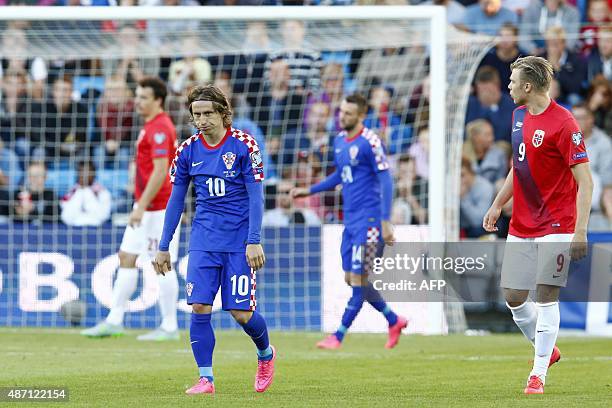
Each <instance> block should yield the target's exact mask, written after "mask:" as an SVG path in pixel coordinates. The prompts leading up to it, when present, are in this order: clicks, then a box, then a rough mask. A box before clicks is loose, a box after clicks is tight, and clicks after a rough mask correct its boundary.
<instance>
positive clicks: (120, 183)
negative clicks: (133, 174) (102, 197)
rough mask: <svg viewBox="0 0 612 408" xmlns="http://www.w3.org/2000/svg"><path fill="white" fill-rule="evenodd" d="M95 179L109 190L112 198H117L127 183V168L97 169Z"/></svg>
mask: <svg viewBox="0 0 612 408" xmlns="http://www.w3.org/2000/svg"><path fill="white" fill-rule="evenodd" d="M96 179H97V180H98V183H100V184H102V185H103V186H104V187H106V188H107V189H108V191H110V193H111V195H112V196H113V198H115V199H117V198H119V197H121V196H122V192H123V191H125V186H126V185H127V184H128V180H129V174H128V171H127V170H111V169H104V170H98V172H97V175H96Z"/></svg>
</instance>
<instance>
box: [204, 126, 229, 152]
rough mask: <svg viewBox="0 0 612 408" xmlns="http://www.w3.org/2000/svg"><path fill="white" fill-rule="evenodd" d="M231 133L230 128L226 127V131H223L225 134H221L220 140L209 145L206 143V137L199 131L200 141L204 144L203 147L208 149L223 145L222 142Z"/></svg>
mask: <svg viewBox="0 0 612 408" xmlns="http://www.w3.org/2000/svg"><path fill="white" fill-rule="evenodd" d="M231 134H232V128H227V132H225V136H223V139H221V141H220V142H219V143H217V144H216V145H214V146H211V145H209V144H208V143H206V139H205V138H204V134H203V133H202V132H200V140H201V141H202V144H203V145H204V147H205V148H207V149H208V150H216V149H218V148H220V147H221V146H223V144H224V143H225V141H226V140H227V138H228V137H229V136H230V135H231Z"/></svg>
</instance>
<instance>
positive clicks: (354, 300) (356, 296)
mask: <svg viewBox="0 0 612 408" xmlns="http://www.w3.org/2000/svg"><path fill="white" fill-rule="evenodd" d="M362 306H363V287H362V286H353V296H351V298H350V299H349V300H348V303H347V305H346V309H344V314H343V315H342V325H341V326H340V327H339V328H338V330H337V331H336V338H337V339H338V340H339V341H342V340H343V339H344V334H345V333H346V331H347V330H348V328H349V327H351V324H353V320H355V317H357V315H358V314H359V311H360V310H361V307H362Z"/></svg>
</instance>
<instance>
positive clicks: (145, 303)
mask: <svg viewBox="0 0 612 408" xmlns="http://www.w3.org/2000/svg"><path fill="white" fill-rule="evenodd" d="M3 9H4V10H3V15H2V16H0V19H3V20H2V21H0V27H1V32H0V33H1V34H0V36H1V39H2V42H1V43H0V47H1V48H0V55H1V56H2V65H1V67H0V77H1V79H2V88H1V97H0V118H1V120H2V124H1V127H0V132H1V144H2V152H1V154H2V155H3V159H2V168H1V170H2V173H1V174H2V177H0V183H1V189H0V194H1V195H0V214H1V216H2V223H1V224H0V230H1V233H0V258H1V259H0V278H1V279H0V325H9V326H21V325H36V326H67V325H70V321H69V320H73V323H76V324H78V323H80V324H83V325H92V324H94V323H95V322H97V321H99V320H100V319H102V318H104V317H105V316H106V314H107V313H108V307H109V306H110V303H111V290H112V282H113V276H114V273H115V271H116V269H117V267H118V258H117V256H116V252H117V250H118V249H119V245H120V243H121V238H122V235H123V232H124V230H125V228H126V222H127V216H128V214H129V212H130V210H131V207H132V203H133V199H132V194H133V189H134V187H133V185H134V173H135V170H134V167H133V165H132V157H133V154H134V147H135V143H136V141H137V139H138V135H139V132H140V129H141V128H142V125H143V121H142V118H141V117H139V115H138V113H137V112H136V109H135V106H134V101H133V98H134V91H135V88H136V85H137V82H138V80H139V79H140V78H142V77H144V76H147V75H153V76H159V77H160V78H162V79H163V80H164V81H165V82H166V84H167V87H168V97H167V98H166V103H165V107H166V110H167V111H168V112H169V113H170V115H171V117H172V119H173V121H174V124H175V126H176V130H177V136H178V139H179V141H182V140H184V139H186V138H187V137H189V136H190V135H191V134H193V132H194V129H193V127H192V125H191V124H190V121H189V112H188V110H187V108H186V106H185V101H186V94H187V92H188V90H189V89H190V87H191V86H193V85H194V84H204V83H213V84H215V85H217V86H219V87H220V88H221V89H222V90H223V91H224V92H225V93H226V94H227V95H229V96H230V97H231V102H232V104H233V108H234V118H233V119H234V125H233V126H234V127H236V128H240V129H242V130H244V131H246V132H247V133H250V134H251V135H253V136H254V137H255V138H256V139H257V140H258V142H259V143H260V144H261V145H265V149H264V151H265V154H264V163H265V164H264V168H265V173H266V180H265V192H266V213H265V215H264V232H263V242H264V247H265V251H266V257H267V263H266V266H265V268H264V269H263V270H262V271H260V272H259V273H258V276H257V280H258V285H257V289H258V301H257V304H258V308H259V310H260V311H261V312H262V313H263V314H264V315H265V316H266V319H267V320H268V324H269V326H271V327H272V328H274V329H283V330H285V329H299V330H321V329H326V328H327V326H328V324H327V323H326V322H328V321H332V320H333V319H335V317H334V316H335V315H336V314H337V313H338V311H337V310H335V309H334V308H335V307H336V306H335V305H336V303H337V302H340V303H343V302H345V301H346V298H344V296H345V294H347V293H348V292H347V291H348V289H347V288H346V287H345V285H344V283H343V274H342V271H341V270H340V269H337V268H336V265H337V261H338V260H339V245H340V242H339V241H337V240H335V239H334V238H333V237H334V236H335V235H333V234H335V233H337V227H336V226H337V225H339V224H341V223H342V219H343V214H342V202H341V195H340V192H329V193H326V194H322V195H319V196H315V197H310V198H308V199H303V200H296V201H291V200H289V198H288V191H289V190H290V189H291V188H292V187H295V186H308V185H311V184H312V183H315V182H317V181H318V180H321V179H322V178H324V177H325V176H326V175H327V174H329V173H330V172H331V171H333V166H334V164H333V137H335V135H337V133H338V132H339V131H340V130H341V129H340V125H339V121H338V116H337V113H338V109H339V103H340V101H341V99H342V97H343V96H344V95H346V94H349V93H352V92H360V93H362V94H363V95H364V96H366V98H367V100H368V103H369V111H368V114H367V117H366V120H365V123H366V126H367V127H369V128H371V129H373V130H375V131H376V132H377V133H378V134H379V135H380V136H381V138H382V140H383V141H384V144H385V147H386V150H387V153H388V157H389V161H390V165H391V169H392V171H393V174H394V181H395V195H396V197H395V198H394V205H393V214H392V217H393V220H392V221H393V222H394V223H395V224H396V225H399V226H401V227H399V228H398V234H397V235H398V239H399V240H411V239H412V240H433V241H444V240H446V241H453V240H456V239H457V238H458V219H459V217H458V208H459V165H460V154H461V143H462V140H463V127H464V114H465V107H466V103H467V98H468V94H469V90H470V82H471V78H472V75H473V73H474V71H475V69H476V67H477V65H478V62H479V60H480V58H481V56H482V55H483V53H485V52H486V51H487V49H488V48H489V47H490V46H491V39H490V38H488V37H481V36H477V35H471V34H466V33H462V32H458V31H456V30H454V29H452V28H450V27H448V28H446V27H445V24H444V21H445V17H444V13H443V12H441V11H440V9H438V8H437V7H407V8H406V7H366V8H364V7H334V8H322V7H308V8H295V7H292V8H261V7H257V8H247V9H243V8H234V7H228V8H224V10H219V9H218V8H205V9H204V8H181V7H166V8H160V9H155V8H148V7H140V8H135V9H133V8H120V9H121V10H122V11H121V12H118V11H117V9H116V8H95V10H94V8H88V7H79V8H76V9H75V8H72V7H65V8H53V9H52V10H51V12H52V13H53V14H52V15H53V17H52V18H53V20H49V18H50V17H49V16H51V14H45V13H47V12H49V9H45V8H36V7H34V8H25V9H24V8H12V7H4V8H3ZM113 9H114V10H113ZM230 9H231V10H230ZM105 13H106V14H105ZM105 16H106V17H105ZM169 16H171V17H172V19H169ZM330 16H333V17H330ZM45 18H46V19H45ZM130 18H131V19H130ZM436 19H437V20H436ZM433 21H437V22H442V24H438V25H437V27H436V25H435V24H432V22H433ZM432 27H435V29H434V30H432ZM86 169H90V170H89V172H90V173H91V171H92V169H93V170H95V185H94V186H93V187H89V188H88V189H85V190H87V191H83V189H82V188H81V189H78V188H75V186H76V185H77V183H80V184H85V185H86V184H88V183H89V181H88V180H87V179H88V177H87V175H86V174H85V170H86ZM87 194H89V195H87ZM193 208H194V203H193V197H192V195H191V194H190V195H189V202H188V204H187V205H186V213H185V215H184V220H183V228H182V234H181V241H180V261H179V264H178V271H179V287H180V288H183V287H184V284H185V282H184V276H185V273H186V256H187V254H186V248H187V242H188V240H189V238H190V228H189V224H190V220H191V216H192V214H193ZM330 237H331V238H330ZM191 238H192V239H197V237H191ZM330 239H331V241H330ZM328 243H331V244H330V245H328ZM138 264H139V266H140V268H142V270H143V273H142V274H141V278H140V280H139V285H138V289H137V291H136V293H135V295H134V296H133V298H132V299H131V300H130V302H129V305H128V313H127V315H126V326H127V327H133V328H144V327H154V326H155V325H156V324H157V323H158V322H159V311H158V308H157V306H156V300H157V295H158V287H157V279H156V277H155V275H154V273H153V271H152V270H151V268H150V264H149V262H148V260H147V259H146V258H145V257H143V258H141V259H139V263H138ZM345 292H346V293H345ZM331 297H335V298H336V299H334V300H332V299H331ZM184 299H185V297H184V291H183V290H180V295H179V323H180V325H181V327H184V326H185V324H186V322H187V321H188V311H189V308H188V306H187V305H186V304H185V300H184ZM338 299H339V300H338ZM338 307H339V306H338ZM397 307H398V308H400V309H402V308H404V309H405V313H406V314H408V316H409V318H412V319H414V321H416V322H417V323H418V322H420V323H419V324H415V325H414V326H412V325H411V330H414V331H417V332H422V333H427V332H434V331H436V330H433V329H430V328H428V327H430V326H428V323H427V321H426V320H427V319H428V318H432V316H433V318H434V319H438V320H441V319H445V320H448V325H449V327H450V329H451V330H453V329H460V328H461V324H462V319H461V318H462V311H461V307H460V306H459V307H456V306H455V307H453V306H448V305H447V307H446V313H441V312H432V311H431V310H429V309H427V311H425V312H424V310H425V309H423V308H422V307H420V308H415V307H414V306H411V305H407V304H406V305H398V306H397ZM219 308H220V302H219V304H218V305H217V304H216V305H215V310H218V309H219ZM330 308H331V309H330ZM402 310H403V309H402ZM428 313H429V314H428ZM81 314H82V315H83V318H82V319H80V315H81ZM214 319H215V320H214V321H215V324H216V325H217V327H234V323H233V322H231V319H228V318H227V317H226V316H220V314H219V313H215V317H214ZM445 324H446V322H444V323H441V322H440V324H439V325H438V326H436V327H442V326H444V325H445ZM375 326H376V325H373V324H372V323H371V321H370V320H368V317H367V312H366V317H364V320H363V321H362V322H357V324H356V328H357V330H359V329H360V328H361V329H363V330H368V329H371V328H372V327H375Z"/></svg>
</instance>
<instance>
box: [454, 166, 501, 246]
mask: <svg viewBox="0 0 612 408" xmlns="http://www.w3.org/2000/svg"><path fill="white" fill-rule="evenodd" d="M494 194H495V188H494V187H493V185H492V184H491V183H490V182H489V181H488V180H487V179H485V178H483V177H480V176H479V175H477V174H476V173H475V172H474V169H473V168H472V163H471V161H470V160H469V159H467V158H465V157H464V158H463V159H461V187H460V192H459V196H460V202H459V225H460V227H461V229H462V230H463V233H464V234H465V236H467V237H468V238H478V237H481V236H482V235H485V234H486V232H485V230H484V228H482V219H483V217H484V215H485V214H486V212H487V210H488V209H489V206H490V205H491V203H492V202H493V198H494Z"/></svg>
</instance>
